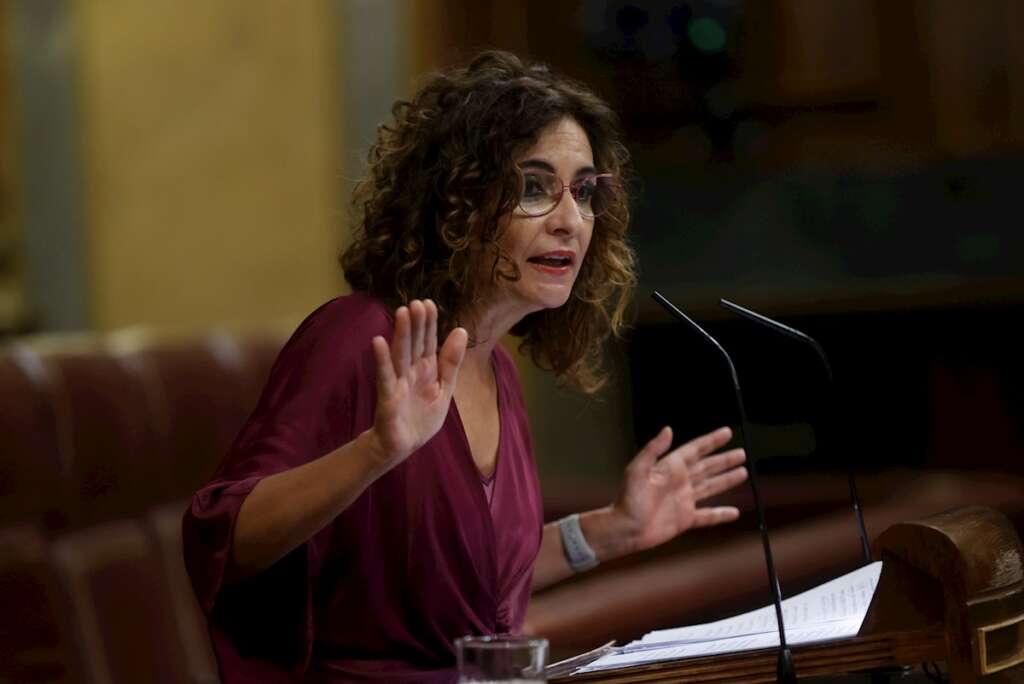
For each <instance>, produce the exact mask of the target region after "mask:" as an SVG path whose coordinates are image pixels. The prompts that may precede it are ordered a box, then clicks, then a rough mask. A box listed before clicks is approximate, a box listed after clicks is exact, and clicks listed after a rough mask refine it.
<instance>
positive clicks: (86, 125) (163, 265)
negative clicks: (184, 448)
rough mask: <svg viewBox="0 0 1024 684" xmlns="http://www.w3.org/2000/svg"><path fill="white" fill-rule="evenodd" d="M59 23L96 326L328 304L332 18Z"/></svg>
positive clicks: (142, 8)
mask: <svg viewBox="0 0 1024 684" xmlns="http://www.w3.org/2000/svg"><path fill="white" fill-rule="evenodd" d="M74 14H75V16H74V26H75V30H76V32H77V41H78V45H79V54H80V60H79V64H80V69H81V71H80V74H79V79H78V80H79V83H80V86H79V88H80V92H79V101H80V108H81V114H82V126H81V131H80V140H81V147H82V150H81V152H82V158H83V172H82V177H83V183H84V188H83V193H84V205H85V206H84V211H85V212H86V224H87V226H88V231H89V233H90V234H89V236H88V240H87V244H88V245H89V250H90V253H89V254H88V255H87V260H88V266H89V268H88V271H89V273H90V278H91V286H92V309H93V310H92V321H93V327H95V328H97V329H111V328H117V327H120V326H124V325H128V324H137V323H143V324H157V325H173V326H188V327H193V326H195V327H198V326H206V325H210V324H220V323H223V322H236V323H259V322H263V321H266V320H269V319H274V318H278V317H290V316H294V315H296V314H297V313H303V312H307V311H310V310H312V309H313V308H314V307H316V306H317V305H318V304H320V303H321V302H323V301H325V300H327V299H329V298H330V297H332V296H334V295H336V294H338V293H340V292H341V291H342V287H343V286H342V284H341V283H342V281H341V277H340V272H339V270H338V268H337V267H336V265H335V254H336V250H337V244H338V233H339V227H340V223H341V217H342V212H341V208H342V206H343V201H342V199H341V189H342V187H343V185H342V170H341V169H340V167H339V160H340V159H341V155H340V154H339V149H340V146H341V141H340V140H339V137H340V134H339V132H340V131H341V130H342V127H341V125H340V116H339V115H340V111H341V108H340V106H341V104H342V103H340V102H339V101H338V100H339V97H338V93H339V92H340V89H339V87H338V85H339V83H338V74H337V69H336V60H335V56H334V48H335V46H334V44H333V35H332V27H333V26H334V24H333V22H332V16H331V5H330V4H329V3H327V2H326V1H324V0H320V1H316V2H311V1H304V2H298V3H285V2H279V1H277V0H221V1H218V2H210V3H206V2H196V3H188V4H187V9H186V8H185V7H183V6H182V4H181V3H179V2H173V1H171V0H147V2H144V3H139V2H134V1H131V0H103V2H86V1H81V2H78V3H76V4H75V5H74Z"/></svg>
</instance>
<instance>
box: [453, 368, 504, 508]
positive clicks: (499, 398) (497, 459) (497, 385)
mask: <svg viewBox="0 0 1024 684" xmlns="http://www.w3.org/2000/svg"><path fill="white" fill-rule="evenodd" d="M497 353H498V350H497V348H495V349H494V351H492V352H491V357H490V362H491V372H492V373H493V374H494V393H495V401H494V403H495V405H496V408H497V411H498V446H497V447H496V448H495V450H494V470H492V471H491V474H490V475H484V474H483V472H481V470H480V467H479V466H478V465H477V464H476V459H474V458H473V448H472V447H471V446H470V444H469V434H467V432H466V424H465V423H464V422H462V414H461V413H460V412H459V405H458V403H457V402H456V401H455V397H452V413H453V414H454V415H455V420H456V421H458V424H459V432H460V433H461V434H462V445H463V447H464V449H465V452H466V456H467V457H468V460H469V465H470V466H471V467H472V469H473V472H474V473H475V474H476V476H477V479H478V480H479V481H480V483H481V484H480V486H481V489H482V488H483V483H484V482H485V481H489V482H491V483H492V484H493V486H494V487H497V482H498V470H499V469H500V468H501V462H502V461H503V460H504V459H503V458H502V457H501V441H502V437H503V436H504V432H505V429H504V424H503V423H504V414H505V411H504V399H505V397H504V392H502V391H501V380H499V379H498V362H497V358H496V357H497ZM491 498H492V500H493V498H494V495H493V493H492V496H491ZM486 499H487V496H486V494H485V496H484V501H485V503H486ZM488 508H490V505H488Z"/></svg>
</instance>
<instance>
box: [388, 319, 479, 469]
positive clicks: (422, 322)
mask: <svg viewBox="0 0 1024 684" xmlns="http://www.w3.org/2000/svg"><path fill="white" fill-rule="evenodd" d="M467 339H468V335H467V333H466V331H465V330H464V329H463V328H456V329H455V330H453V331H452V332H451V333H449V335H448V338H447V339H446V340H445V341H444V346H442V347H441V351H440V353H438V350H437V306H436V305H435V304H434V303H433V302H432V301H430V300H429V299H427V300H424V301H420V300H418V299H414V300H413V301H411V302H409V306H407V307H406V306H403V307H399V309H398V310H397V311H396V312H395V334H394V338H393V339H392V341H391V346H390V348H389V347H388V343H387V341H386V340H385V339H384V338H383V337H380V336H379V335H378V336H377V337H374V338H373V343H372V344H373V352H374V356H375V357H376V360H377V412H376V415H375V417H374V426H373V429H374V431H375V432H376V436H377V439H378V441H379V443H380V447H381V449H382V452H383V454H382V456H383V457H384V458H385V459H386V460H387V461H388V464H389V465H396V464H398V463H400V462H401V461H403V460H405V459H406V458H407V457H408V456H409V454H411V453H412V452H414V451H416V449H418V448H420V447H421V446H422V445H423V444H424V443H425V442H426V441H427V440H429V439H430V438H431V437H433V436H434V435H435V434H436V433H437V431H438V430H440V429H441V425H443V424H444V419H445V416H446V415H447V414H448V407H449V405H450V404H451V401H452V393H453V392H454V391H455V382H456V379H457V378H458V375H459V367H460V366H461V365H462V360H463V358H464V357H465V354H466V343H467Z"/></svg>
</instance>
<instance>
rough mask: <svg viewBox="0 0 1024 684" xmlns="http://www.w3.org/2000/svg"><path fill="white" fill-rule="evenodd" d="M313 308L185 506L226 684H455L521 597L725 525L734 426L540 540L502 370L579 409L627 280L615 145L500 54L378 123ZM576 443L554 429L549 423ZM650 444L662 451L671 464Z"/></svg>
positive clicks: (580, 96)
mask: <svg viewBox="0 0 1024 684" xmlns="http://www.w3.org/2000/svg"><path fill="white" fill-rule="evenodd" d="M369 161H370V168H369V173H368V177H367V178H366V180H365V181H363V182H362V183H361V184H360V185H359V186H358V187H357V189H356V194H355V198H354V206H355V209H356V211H357V213H358V216H359V225H358V226H357V229H356V231H355V238H354V241H353V242H352V244H351V246H350V247H349V248H348V249H347V250H346V251H345V253H344V254H343V255H342V257H341V264H342V267H343V269H344V273H345V277H346V279H347V281H348V282H349V284H350V285H351V287H352V290H353V294H351V295H348V296H344V297H339V298H337V299H334V300H332V301H330V302H328V303H326V304H324V305H323V306H321V307H320V308H319V309H317V310H316V311H314V312H313V313H312V314H310V315H309V317H308V318H306V320H305V321H303V323H302V324H301V325H300V326H299V328H298V329H297V330H296V331H295V333H294V334H293V335H292V337H291V339H290V340H289V341H288V343H287V344H286V345H285V347H284V349H283V350H282V351H281V353H280V355H279V357H278V359H277V361H276V362H275V364H274V367H273V369H272V371H271V373H270V378H269V380H268V381H267V385H266V387H265V388H264V390H263V394H262V396H261V397H260V400H259V403H258V405H257V407H256V409H255V411H254V412H253V413H252V415H251V416H250V418H249V420H248V422H247V423H246V425H245V426H244V428H243V429H242V431H241V433H240V434H239V436H238V437H237V439H236V440H235V442H234V444H233V445H232V446H231V448H230V450H229V452H228V453H227V455H226V456H225V458H224V460H223V462H222V463H221V465H220V466H219V468H218V470H217V472H216V474H215V475H214V477H213V479H212V480H211V481H210V482H209V483H208V484H207V485H205V486H204V487H202V488H201V489H200V490H199V491H198V492H197V493H196V494H195V496H194V497H193V500H192V505H191V507H190V509H189V510H188V511H187V512H186V514H185V519H184V537H185V556H186V563H187V566H188V569H189V573H190V575H191V577H192V581H193V584H194V586H195V589H196V592H197V594H198V596H199V599H200V603H201V605H202V607H203V609H204V611H205V612H206V613H207V615H208V617H209V623H210V630H211V636H212V639H213V645H214V649H215V652H216V654H217V658H218V661H219V666H220V672H221V678H222V680H223V681H224V682H225V684H233V683H234V682H257V681H258V682H275V681H309V682H349V681H387V682H403V681H406V682H429V681H438V682H447V681H452V680H453V678H454V666H455V655H454V646H453V641H454V640H455V639H456V638H458V637H460V636H463V635H467V634H495V633H505V632H511V633H516V632H519V631H520V630H521V629H522V625H523V618H524V615H525V613H526V607H527V604H528V602H529V598H530V593H531V592H532V591H534V590H537V589H540V588H543V587H546V586H549V585H551V584H553V583H555V582H558V581H560V580H562V579H565V578H567V577H569V576H570V575H572V574H573V573H575V572H580V571H583V570H586V569H588V568H590V567H593V566H594V565H596V564H597V563H600V562H603V561H606V560H609V559H612V558H616V557H619V556H622V555H625V554H629V553H632V552H635V551H639V550H642V549H647V548H650V547H652V546H654V545H656V544H660V543H662V542H664V541H667V540H669V539H671V538H673V537H675V536H676V535H678V534H679V533H681V532H683V531H685V530H687V529H690V528H692V527H700V526H707V525H715V524H719V523H723V522H727V521H731V520H734V519H735V518H736V517H737V515H738V512H737V510H736V509H735V508H731V507H720V508H715V507H700V506H699V505H698V504H699V502H700V501H701V500H703V499H706V498H707V497H710V496H713V495H715V494H718V493H720V492H723V491H725V490H726V489H728V488H730V487H733V486H735V485H737V484H739V483H741V482H743V481H744V480H745V478H746V470H745V469H744V468H743V467H742V465H741V464H742V463H743V460H744V455H743V452H742V451H741V450H731V451H725V452H722V453H716V452H717V451H718V450H719V449H721V448H722V447H723V446H724V445H725V444H726V443H727V442H728V441H729V439H730V437H731V434H730V431H729V430H728V429H727V428H722V429H720V430H717V431H715V432H712V433H710V434H707V435H704V436H702V437H699V438H697V439H694V440H693V441H690V442H688V443H686V444H683V445H682V446H680V447H678V448H677V449H675V450H673V451H669V448H670V446H671V443H672V434H671V430H670V429H669V428H667V427H666V428H664V429H663V430H662V431H661V432H659V433H658V434H657V435H656V436H654V438H653V439H652V440H651V441H650V442H649V443H648V444H647V445H646V446H645V447H644V448H643V449H642V450H641V451H640V452H639V453H638V454H636V456H635V457H634V458H633V460H632V461H631V462H630V464H629V466H628V467H627V468H626V473H625V478H624V482H623V485H622V489H621V492H620V493H619V495H618V496H617V498H616V500H615V501H614V502H613V503H612V504H610V505H609V506H607V507H605V508H601V509H598V510H593V511H587V512H583V513H581V514H579V515H578V516H570V517H569V518H566V519H564V520H562V521H559V522H555V523H550V524H548V525H544V524H543V517H542V511H541V496H540V489H539V486H538V481H537V473H536V467H535V464H534V459H533V453H532V445H531V442H530V434H529V429H528V425H527V416H526V409H525V406H524V403H523V396H522V391H521V389H520V386H519V380H518V378H517V375H516V370H515V366H514V365H513V362H512V360H511V358H510V357H509V355H508V353H507V352H506V351H505V350H504V349H503V348H502V347H501V345H499V344H498V342H499V340H500V339H501V338H502V336H504V335H505V334H507V333H511V334H512V335H515V336H518V337H520V339H521V347H522V349H523V350H524V351H525V352H527V353H528V354H529V356H530V357H531V359H532V360H533V362H534V363H536V364H537V365H538V366H540V367H542V368H545V369H547V370H550V371H551V372H553V373H554V374H555V375H556V376H558V377H559V378H561V379H562V380H564V381H565V382H567V383H570V384H572V385H575V386H577V387H579V388H581V389H582V390H584V391H588V392H592V391H594V390H596V389H597V388H598V387H599V386H600V385H601V383H602V380H603V374H602V369H601V367H600V358H601V355H600V348H601V344H602V342H603V341H604V340H605V339H607V338H608V336H609V335H617V334H619V333H620V332H621V331H622V329H623V324H624V322H623V314H624V311H625V309H626V306H627V304H628V299H629V296H630V294H631V292H632V289H633V286H634V284H635V281H636V277H635V272H634V256H633V252H632V250H631V249H630V247H629V245H628V243H627V240H626V229H627V224H628V218H629V213H628V206H627V197H626V193H625V187H626V185H625V182H624V178H623V175H624V173H625V169H626V165H627V153H626V150H625V148H624V147H623V145H622V144H621V142H620V140H619V134H618V131H617V126H616V119H615V117H614V115H613V113H612V111H611V110H610V109H609V108H608V106H607V105H606V104H605V103H604V102H602V101H601V100H600V99H599V98H598V97H596V96H595V95H594V94H593V93H591V92H590V91H588V90H587V89H585V88H583V87H582V86H580V85H579V84H577V83H574V82H571V81H568V80H565V79H563V78H561V77H559V76H556V75H554V74H553V73H551V72H550V71H549V70H548V69H547V68H545V67H543V66H539V65H527V64H524V63H523V62H521V61H520V60H519V59H518V58H516V57H514V56H512V55H509V54H506V53H500V52H489V53H485V54H483V55H481V56H479V57H477V58H476V59H475V60H474V61H473V62H472V63H471V64H469V66H468V67H465V68H461V69H456V70H452V71H450V72H447V73H444V74H440V75H437V76H435V77H434V78H433V79H432V80H431V81H430V82H428V83H427V84H426V85H425V86H424V87H423V88H422V89H421V90H420V91H419V92H418V93H417V94H416V95H415V97H414V98H413V99H412V100H411V101H409V102H399V103H398V104H396V105H395V107H394V109H393V120H391V121H390V122H389V123H387V124H385V125H382V126H380V127H379V131H378V136H377V140H376V142H375V144H374V146H373V148H372V150H371V152H370V158H369ZM567 427H571V426H567ZM666 452H667V453H666Z"/></svg>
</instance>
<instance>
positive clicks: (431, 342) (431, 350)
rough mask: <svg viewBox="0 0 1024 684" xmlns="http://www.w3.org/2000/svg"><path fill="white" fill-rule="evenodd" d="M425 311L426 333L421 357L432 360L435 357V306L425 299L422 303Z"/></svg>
mask: <svg viewBox="0 0 1024 684" xmlns="http://www.w3.org/2000/svg"><path fill="white" fill-rule="evenodd" d="M423 305H424V307H425V308H426V310H427V332H426V333H425V335H424V339H423V344H424V348H423V355H424V356H429V357H430V358H434V357H435V356H437V305H436V304H434V302H433V301H431V300H429V299H427V300H426V301H424V302H423Z"/></svg>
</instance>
